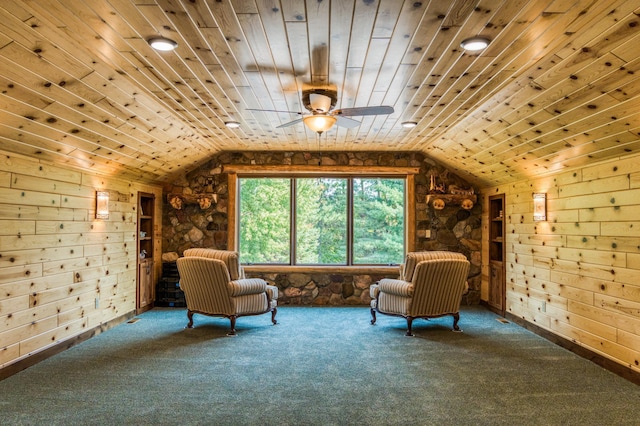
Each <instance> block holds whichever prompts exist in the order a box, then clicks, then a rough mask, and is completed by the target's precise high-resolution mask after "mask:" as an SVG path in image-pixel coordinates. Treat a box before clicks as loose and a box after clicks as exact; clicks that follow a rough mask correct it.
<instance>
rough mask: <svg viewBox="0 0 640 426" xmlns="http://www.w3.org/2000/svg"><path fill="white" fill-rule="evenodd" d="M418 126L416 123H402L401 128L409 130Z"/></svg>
mask: <svg viewBox="0 0 640 426" xmlns="http://www.w3.org/2000/svg"><path fill="white" fill-rule="evenodd" d="M417 125H418V123H417V122H415V121H403V122H402V127H405V128H407V129H411V128H413V127H416V126H417Z"/></svg>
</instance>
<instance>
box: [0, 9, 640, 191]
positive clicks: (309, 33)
mask: <svg viewBox="0 0 640 426" xmlns="http://www.w3.org/2000/svg"><path fill="white" fill-rule="evenodd" d="M639 14H640V0H607V1H603V0H451V1H449V0H431V1H429V0H423V1H401V0H333V1H330V0H306V1H305V0H206V1H205V0H92V1H78V0H16V1H5V2H2V4H1V5H0V148H1V149H3V150H6V151H9V152H14V153H19V154H25V155H28V156H31V157H37V158H41V159H43V160H45V161H50V162H53V163H58V164H68V165H72V166H77V167H81V168H84V169H90V170H95V171H98V172H102V173H108V174H120V175H121V176H124V177H127V178H134V179H140V180H143V181H150V182H151V181H154V182H163V181H168V180H171V179H173V178H174V177H175V176H176V175H177V174H178V173H181V172H184V171H185V170H190V169H191V168H193V167H194V166H195V165H197V164H199V163H201V162H203V161H205V160H206V159H207V158H209V157H210V156H211V155H212V154H214V153H216V152H218V151H221V150H314V151H315V150H318V149H320V150H349V151H359V150H363V151H374V150H382V151H409V150H416V151H423V152H425V153H426V154H428V155H429V156H431V157H433V158H435V159H436V160H438V161H440V162H442V163H444V164H445V165H447V166H448V167H450V168H452V169H454V170H457V171H459V172H461V173H463V174H464V175H466V176H467V177H468V178H469V179H471V180H472V181H474V182H475V183H476V184H480V185H493V184H500V183H505V182H510V181H515V180H518V179H524V178H527V177H531V176H539V175H543V174H545V173H549V172H551V171H558V170H563V169H565V168H569V167H573V166H580V165H584V164H585V163H588V162H590V161H592V160H593V159H605V158H614V157H617V156H621V155H626V154H628V153H636V152H638V151H639V150H640V138H639V132H640V72H638V71H639V70H640V49H639V48H638V46H639V45H640V25H639V24H640V18H639V17H638V15H639ZM476 35H481V36H484V37H487V38H488V39H490V40H491V44H490V46H489V47H488V48H487V49H485V50H483V51H481V52H480V53H468V52H465V51H463V50H462V49H461V48H460V47H459V46H460V42H461V41H462V40H463V39H465V38H467V37H472V36H476ZM155 36H165V37H168V38H171V39H173V40H175V41H176V42H177V43H178V48H177V49H176V50H174V51H172V52H165V53H161V52H157V51H155V50H153V49H151V48H150V46H149V45H148V43H147V41H148V39H149V38H151V37H155ZM308 82H314V83H317V84H325V83H332V84H335V85H336V86H337V89H338V102H337V107H340V108H348V107H361V106H376V105H390V106H393V107H394V109H395V112H394V113H393V114H390V115H382V116H365V117H354V118H357V119H358V120H359V121H361V125H359V126H358V127H355V128H353V129H348V128H343V127H333V128H332V129H331V130H329V131H328V132H326V133H324V134H323V135H322V136H321V137H320V138H318V136H317V135H316V134H315V133H313V132H312V131H310V130H308V129H307V128H306V127H305V126H304V125H303V124H302V123H300V124H297V125H294V126H291V127H286V128H283V129H276V127H277V126H279V125H281V124H283V123H286V122H288V121H291V120H293V119H296V118H297V117H299V116H298V115H296V114H288V113H277V112H261V111H254V109H269V110H281V111H282V110H284V111H294V112H301V111H305V110H304V108H303V106H302V101H301V89H302V86H303V84H305V83H308ZM227 121H238V122H239V123H240V128H238V129H229V128H227V127H225V125H224V123H225V122H227ZM403 121H416V122H417V123H418V125H417V127H415V128H413V129H407V128H404V127H402V126H401V125H400V123H402V122H403Z"/></svg>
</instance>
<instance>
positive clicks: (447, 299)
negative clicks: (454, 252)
mask: <svg viewBox="0 0 640 426" xmlns="http://www.w3.org/2000/svg"><path fill="white" fill-rule="evenodd" d="M469 267H470V264H469V261H468V260H467V259H466V258H465V259H433V260H424V261H422V262H420V263H418V265H417V266H416V268H415V272H414V276H413V298H412V301H411V308H410V311H411V312H410V315H412V316H416V317H417V316H435V315H446V314H453V313H456V312H458V311H459V310H460V302H461V300H462V294H463V293H464V291H465V289H466V284H467V276H468V274H469Z"/></svg>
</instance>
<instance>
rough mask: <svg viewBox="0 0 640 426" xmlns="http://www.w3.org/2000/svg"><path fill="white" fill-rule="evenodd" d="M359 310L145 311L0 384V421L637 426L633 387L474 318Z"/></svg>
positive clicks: (490, 317)
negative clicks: (190, 316)
mask: <svg viewBox="0 0 640 426" xmlns="http://www.w3.org/2000/svg"><path fill="white" fill-rule="evenodd" d="M369 318H370V316H369V309H368V308H365V307H335V308H324V307H322V308H320V307H289V306H284V307H281V308H279V312H278V317H277V319H278V320H279V322H280V324H278V325H277V326H273V325H271V322H270V316H269V315H262V316H257V317H243V318H240V319H239V320H238V323H237V330H238V336H236V337H227V336H226V335H225V334H226V332H227V331H228V326H229V322H228V321H227V320H224V319H221V318H209V317H204V316H199V315H196V316H195V326H196V328H194V329H184V326H185V325H186V323H187V318H186V313H185V311H184V310H183V309H171V308H156V309H154V310H152V311H149V312H147V313H144V314H142V315H140V316H138V317H136V319H137V320H138V321H136V322H133V323H125V324H121V325H119V326H117V327H115V328H113V329H111V330H109V331H107V332H105V333H103V334H100V335H98V336H96V337H95V338H93V339H90V340H88V341H86V342H84V343H82V344H80V345H78V346H75V347H73V348H72V349H70V350H68V351H65V352H63V353H60V354H58V355H56V356H54V357H51V358H49V359H47V360H45V361H43V362H41V363H39V364H37V365H35V366H33V367H31V368H28V369H27V370H25V371H22V372H20V373H18V374H16V375H14V376H12V377H9V378H8V379H6V380H3V381H1V382H0V423H2V424H3V425H16V424H29V425H36V424H38V425H44V424H46V425H52V424H69V425H71V424H73V425H82V424H94V425H147V424H148V425H151V424H154V425H160V424H181V425H187V424H207V425H351V424H353V425H613V424H615V425H620V424H628V425H632V424H633V425H638V424H640V387H639V386H637V385H635V384H633V383H631V382H628V381H626V380H624V379H622V378H620V377H618V376H616V375H614V374H613V373H610V372H608V371H606V370H604V369H602V368H600V367H599V366H597V365H595V364H593V363H591V362H589V361H587V360H585V359H583V358H580V357H578V356H577V355H575V354H573V353H571V352H569V351H566V350H564V349H562V348H560V347H558V346H556V345H554V344H552V343H550V342H548V341H546V340H544V339H543V338H541V337H539V336H537V335H535V334H533V333H531V332H529V331H527V330H525V329H523V328H521V327H519V326H517V325H515V324H513V323H507V324H504V323H502V322H500V321H498V317H497V316H496V315H494V314H493V313H491V312H489V311H487V310H485V309H483V308H482V307H478V306H473V307H464V308H463V311H462V313H461V320H460V326H461V328H462V329H463V330H464V333H454V332H452V331H450V328H451V324H452V320H451V318H450V317H447V318H441V319H435V320H431V321H424V320H416V321H415V322H414V332H415V334H416V337H413V338H411V337H405V336H404V332H405V330H406V322H405V321H404V320H403V319H401V318H396V317H390V316H384V315H379V316H378V322H377V324H376V325H375V326H372V325H370V324H369Z"/></svg>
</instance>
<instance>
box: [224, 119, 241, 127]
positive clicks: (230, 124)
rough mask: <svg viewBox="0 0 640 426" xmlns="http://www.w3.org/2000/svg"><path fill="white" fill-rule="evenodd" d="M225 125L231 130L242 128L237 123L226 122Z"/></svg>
mask: <svg viewBox="0 0 640 426" xmlns="http://www.w3.org/2000/svg"><path fill="white" fill-rule="evenodd" d="M224 125H225V126H227V127H228V128H229V129H237V128H238V127H240V123H238V122H237V121H225V122H224Z"/></svg>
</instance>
